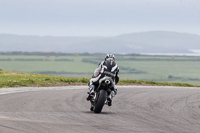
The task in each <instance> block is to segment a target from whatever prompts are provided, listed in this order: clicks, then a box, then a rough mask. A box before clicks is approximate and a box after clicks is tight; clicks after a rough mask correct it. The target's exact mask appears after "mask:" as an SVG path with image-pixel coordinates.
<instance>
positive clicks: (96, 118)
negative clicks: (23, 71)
mask: <svg viewBox="0 0 200 133" xmlns="http://www.w3.org/2000/svg"><path fill="white" fill-rule="evenodd" d="M87 91H88V90H87V87H86V86H67V87H50V88H34V87H32V88H28V87H27V88H3V89H0V133H90V132H95V133H123V132H124V133H198V132H200V88H187V87H162V86H161V87H158V86H156V87H155V86H119V87H118V94H117V95H116V96H115V97H114V99H113V105H112V106H111V107H108V106H104V108H103V110H102V113H100V114H95V113H94V112H91V111H90V103H89V102H88V101H86V97H87V94H86V93H87Z"/></svg>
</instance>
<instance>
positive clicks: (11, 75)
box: [0, 71, 200, 88]
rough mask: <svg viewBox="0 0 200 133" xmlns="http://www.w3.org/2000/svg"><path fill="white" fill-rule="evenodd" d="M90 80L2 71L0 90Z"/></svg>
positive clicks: (123, 82) (131, 82)
mask: <svg viewBox="0 0 200 133" xmlns="http://www.w3.org/2000/svg"><path fill="white" fill-rule="evenodd" d="M88 82H89V78H69V77H62V76H52V75H44V74H30V73H18V72H8V71H0V88H3V87H49V86H67V85H87V83H88ZM119 85H153V86H182V87H200V86H195V85H190V84H181V83H167V82H155V81H142V80H120V82H119Z"/></svg>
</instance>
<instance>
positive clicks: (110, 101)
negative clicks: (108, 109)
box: [107, 91, 116, 106]
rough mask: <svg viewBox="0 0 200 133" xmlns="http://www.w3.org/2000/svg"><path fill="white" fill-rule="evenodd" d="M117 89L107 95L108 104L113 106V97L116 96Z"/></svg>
mask: <svg viewBox="0 0 200 133" xmlns="http://www.w3.org/2000/svg"><path fill="white" fill-rule="evenodd" d="M115 94H116V93H115V91H111V93H110V95H109V96H108V97H107V103H108V106H112V98H113V97H114V96H115Z"/></svg>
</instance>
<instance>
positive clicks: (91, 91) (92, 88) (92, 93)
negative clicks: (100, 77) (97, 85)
mask: <svg viewBox="0 0 200 133" xmlns="http://www.w3.org/2000/svg"><path fill="white" fill-rule="evenodd" d="M89 90H90V92H89V93H88V94H89V95H88V97H87V101H90V99H91V98H92V97H93V96H94V85H90V86H89Z"/></svg>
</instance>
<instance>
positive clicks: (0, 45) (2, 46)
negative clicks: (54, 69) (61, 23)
mask: <svg viewBox="0 0 200 133" xmlns="http://www.w3.org/2000/svg"><path fill="white" fill-rule="evenodd" d="M190 49H200V36H198V35H194V34H187V33H177V32H166V31H151V32H141V33H132V34H123V35H119V36H114V37H55V36H43V37H41V36H19V35H10V34H0V52H9V51H27V52H34V51H41V52H68V53H83V52H89V53H96V52H98V53H108V52H112V53H191V51H190Z"/></svg>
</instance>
